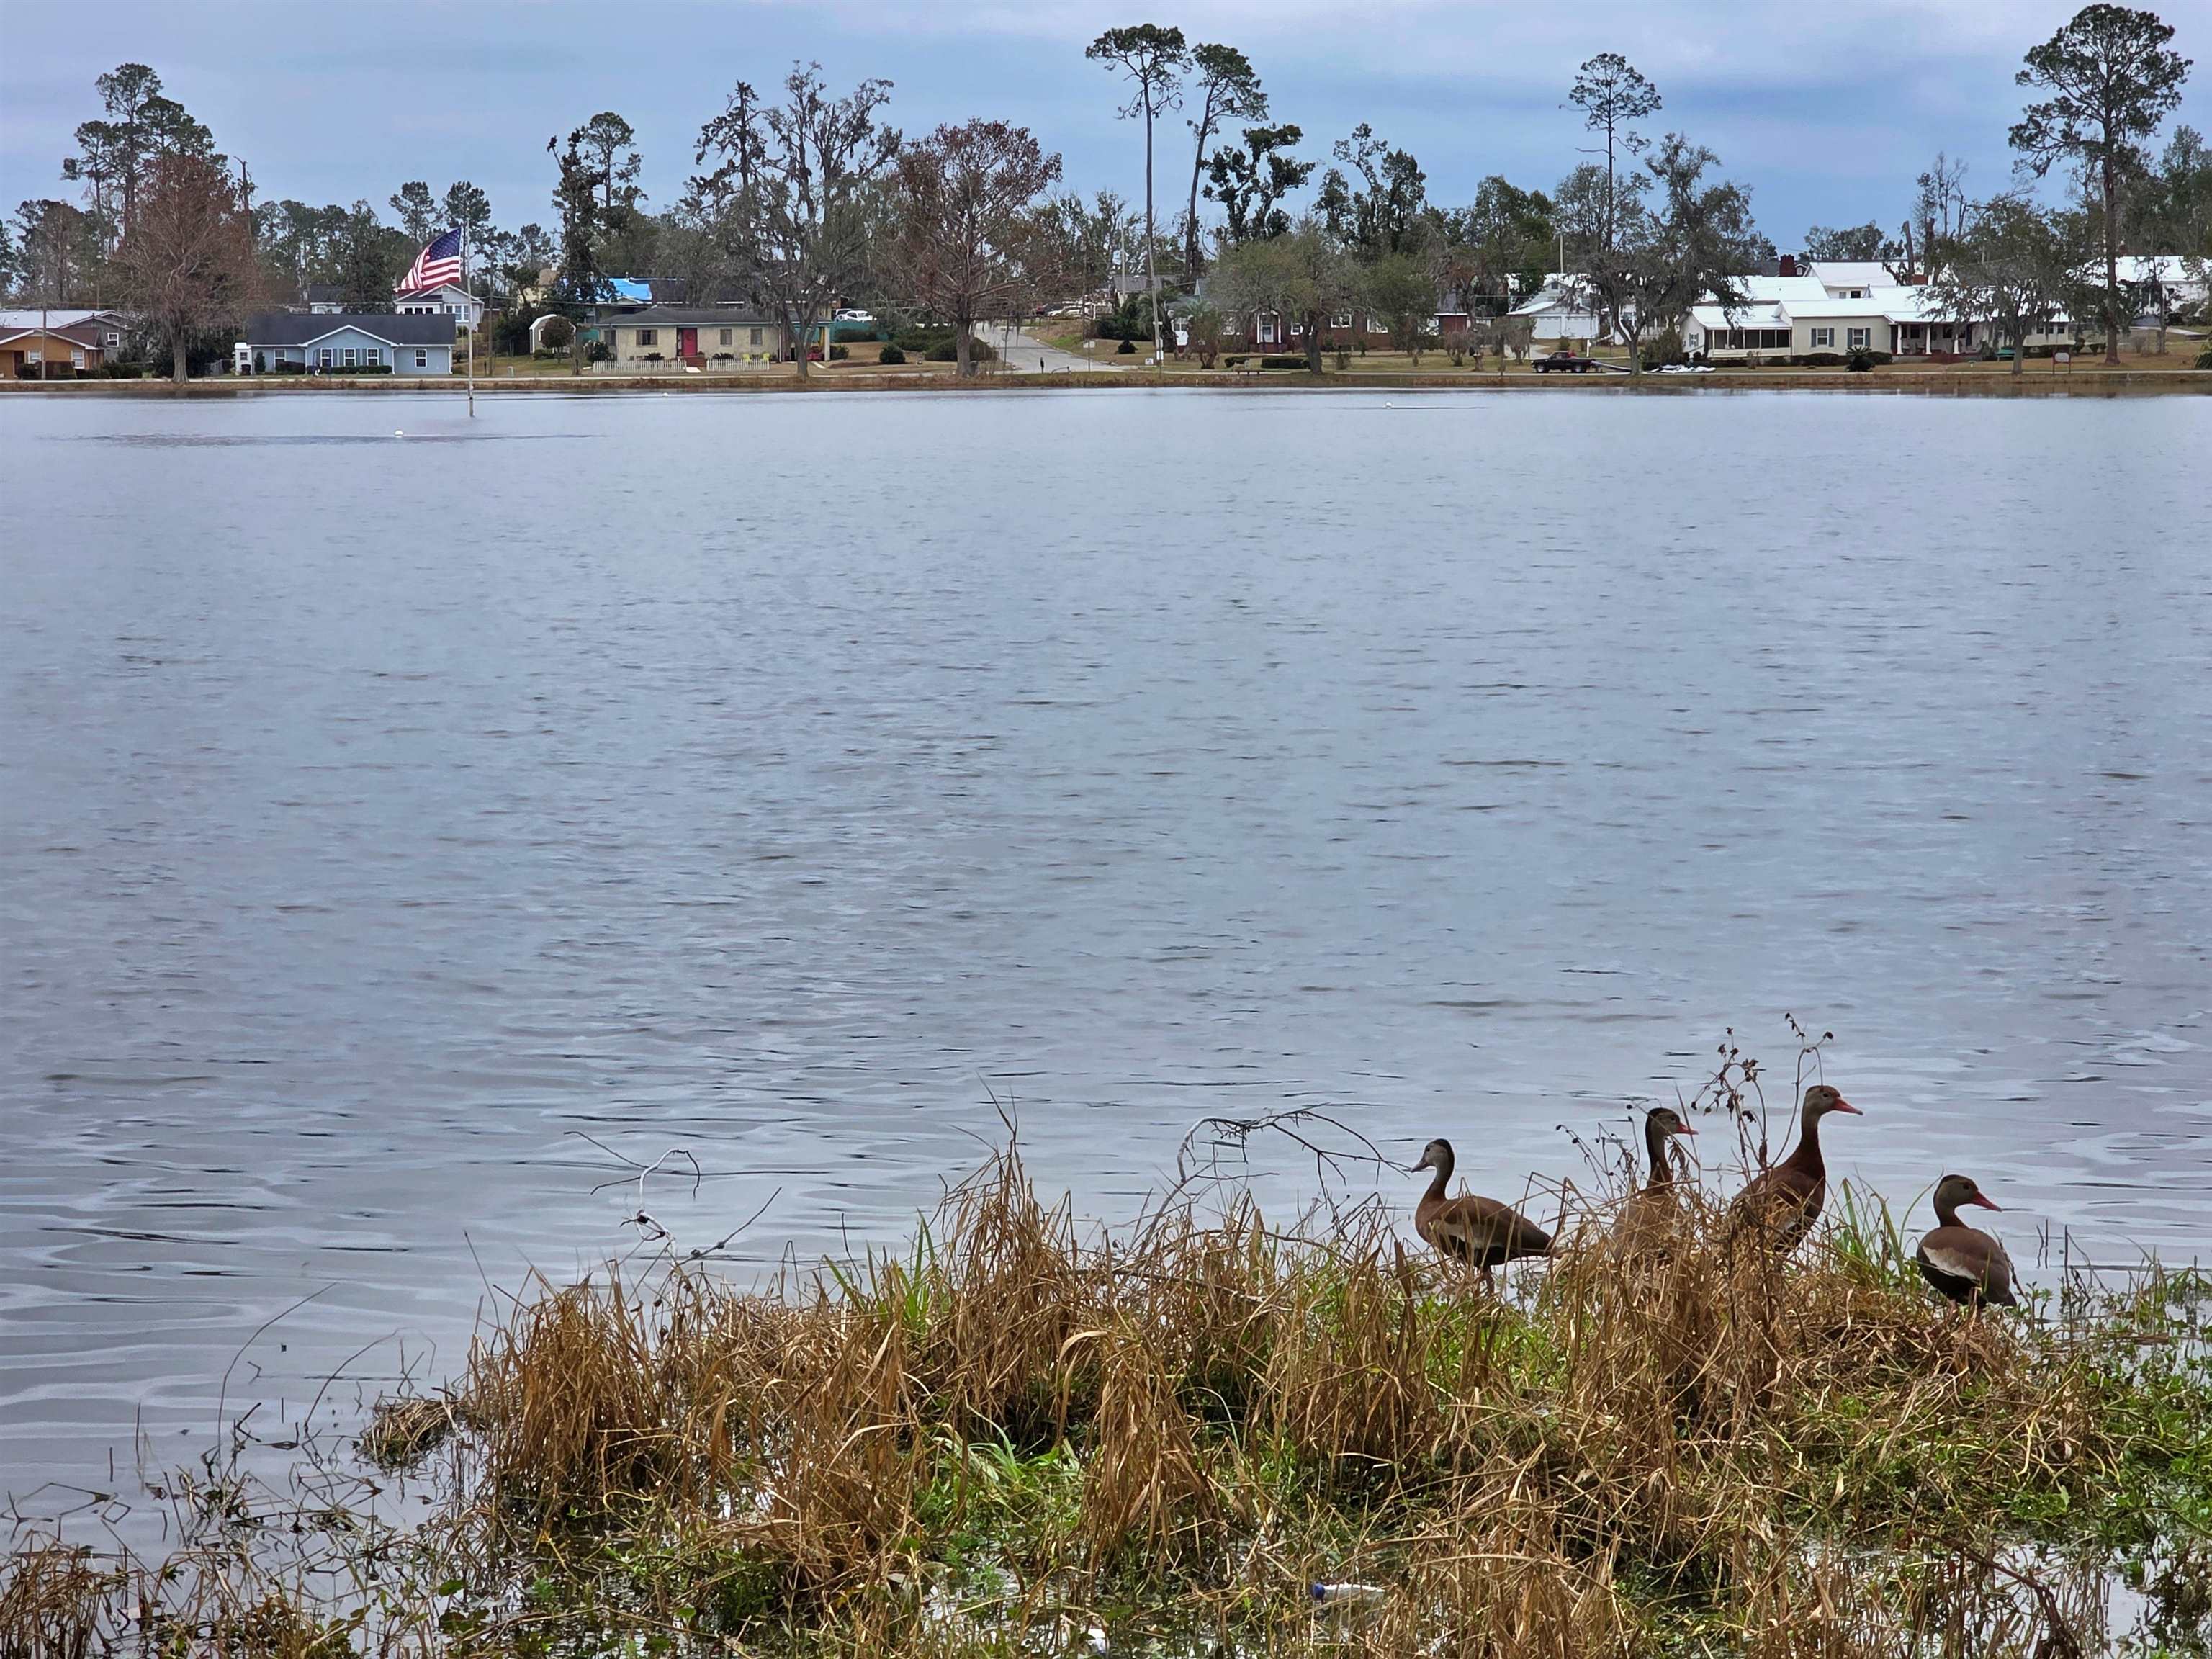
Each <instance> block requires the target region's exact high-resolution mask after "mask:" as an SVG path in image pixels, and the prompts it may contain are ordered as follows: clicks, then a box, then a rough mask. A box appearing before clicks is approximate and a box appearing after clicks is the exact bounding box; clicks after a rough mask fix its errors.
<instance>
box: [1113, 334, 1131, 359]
mask: <svg viewBox="0 0 2212 1659" xmlns="http://www.w3.org/2000/svg"><path fill="white" fill-rule="evenodd" d="M1114 355H1115V356H1116V357H1133V356H1136V355H1137V343H1136V342H1135V341H1134V340H1131V339H1126V338H1125V339H1124V340H1123V341H1122V342H1121V344H1120V345H1118V346H1116V347H1115V349H1114Z"/></svg>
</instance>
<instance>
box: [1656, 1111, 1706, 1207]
mask: <svg viewBox="0 0 2212 1659" xmlns="http://www.w3.org/2000/svg"><path fill="white" fill-rule="evenodd" d="M1696 1133H1698V1132H1697V1131H1696V1130H1695V1129H1692V1127H1690V1126H1689V1124H1688V1123H1687V1122H1686V1121H1684V1120H1683V1118H1682V1115H1681V1114H1680V1113H1679V1112H1677V1111H1676V1110H1675V1109H1674V1108H1673V1107H1672V1106H1654V1107H1653V1108H1652V1109H1650V1111H1648V1112H1646V1113H1645V1114H1644V1151H1645V1152H1649V1153H1650V1155H1651V1174H1650V1178H1649V1179H1647V1180H1646V1181H1645V1182H1644V1191H1645V1192H1647V1193H1649V1192H1655V1191H1656V1190H1658V1189H1659V1188H1663V1187H1672V1186H1673V1185H1674V1162H1673V1160H1672V1159H1671V1158H1669V1157H1668V1152H1667V1143H1668V1141H1669V1140H1670V1139H1673V1138H1674V1136H1676V1135H1694V1134H1696Z"/></svg>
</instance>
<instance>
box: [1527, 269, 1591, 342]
mask: <svg viewBox="0 0 2212 1659" xmlns="http://www.w3.org/2000/svg"><path fill="white" fill-rule="evenodd" d="M1511 314H1512V315H1513V316H1516V317H1526V318H1528V319H1530V322H1531V324H1532V327H1531V329H1530V332H1529V343H1530V344H1531V346H1532V347H1533V348H1534V349H1535V350H1537V351H1556V350H1558V349H1559V345H1560V343H1561V342H1563V341H1566V340H1593V341H1594V340H1596V339H1598V338H1599V337H1601V334H1602V333H1603V331H1604V325H1603V322H1602V321H1601V319H1600V318H1599V316H1598V314H1597V308H1596V305H1595V301H1593V300H1592V299H1591V298H1590V295H1589V285H1588V284H1587V283H1584V282H1583V279H1582V277H1580V276H1577V275H1575V274H1573V273H1571V272H1569V271H1563V270H1555V271H1553V273H1552V274H1551V275H1550V276H1547V277H1546V278H1544V281H1543V283H1542V285H1541V287H1539V288H1538V289H1537V290H1536V291H1535V292H1534V294H1532V295H1529V296H1528V298H1527V299H1525V300H1523V301H1522V302H1521V303H1520V304H1519V305H1517V306H1516V307H1513V310H1512V313H1511Z"/></svg>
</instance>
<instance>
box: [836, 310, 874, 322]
mask: <svg viewBox="0 0 2212 1659" xmlns="http://www.w3.org/2000/svg"><path fill="white" fill-rule="evenodd" d="M830 320H831V321H833V322H839V323H872V322H874V321H875V320H876V314H875V313H873V312H872V311H841V312H839V313H837V314H836V317H834V318H832V319H830Z"/></svg>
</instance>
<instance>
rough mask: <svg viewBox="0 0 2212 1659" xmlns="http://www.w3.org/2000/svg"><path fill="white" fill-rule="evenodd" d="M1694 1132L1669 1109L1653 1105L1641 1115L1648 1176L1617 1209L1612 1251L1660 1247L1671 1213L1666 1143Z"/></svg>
mask: <svg viewBox="0 0 2212 1659" xmlns="http://www.w3.org/2000/svg"><path fill="white" fill-rule="evenodd" d="M1696 1133H1698V1132H1697V1131H1696V1130H1695V1129H1693V1128H1692V1127H1690V1126H1689V1124H1688V1123H1687V1122H1686V1121H1684V1120H1683V1118H1682V1116H1681V1115H1680V1113H1678V1112H1677V1111H1675V1109H1674V1108H1673V1107H1672V1106H1654V1107H1653V1108H1652V1109H1650V1111H1649V1112H1648V1113H1646V1114H1645V1115H1644V1151H1645V1152H1648V1153H1650V1158H1651V1173H1650V1176H1649V1177H1647V1178H1646V1179H1645V1181H1644V1184H1643V1186H1641V1187H1639V1188H1637V1189H1636V1190H1635V1191H1634V1192H1632V1193H1631V1194H1629V1195H1628V1202H1627V1203H1626V1204H1624V1205H1622V1206H1620V1220H1619V1221H1618V1222H1616V1223H1615V1224H1614V1225H1613V1245H1614V1248H1615V1249H1620V1250H1624V1251H1627V1252H1629V1253H1631V1254H1634V1253H1638V1252H1650V1251H1656V1250H1658V1249H1662V1246H1663V1244H1664V1243H1665V1235H1666V1232H1667V1229H1668V1223H1669V1222H1670V1221H1671V1220H1672V1218H1673V1217H1674V1161H1673V1159H1672V1158H1670V1157H1669V1155H1668V1150H1667V1143H1668V1141H1670V1140H1672V1139H1674V1137H1675V1136H1676V1135H1694V1134H1696Z"/></svg>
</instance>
